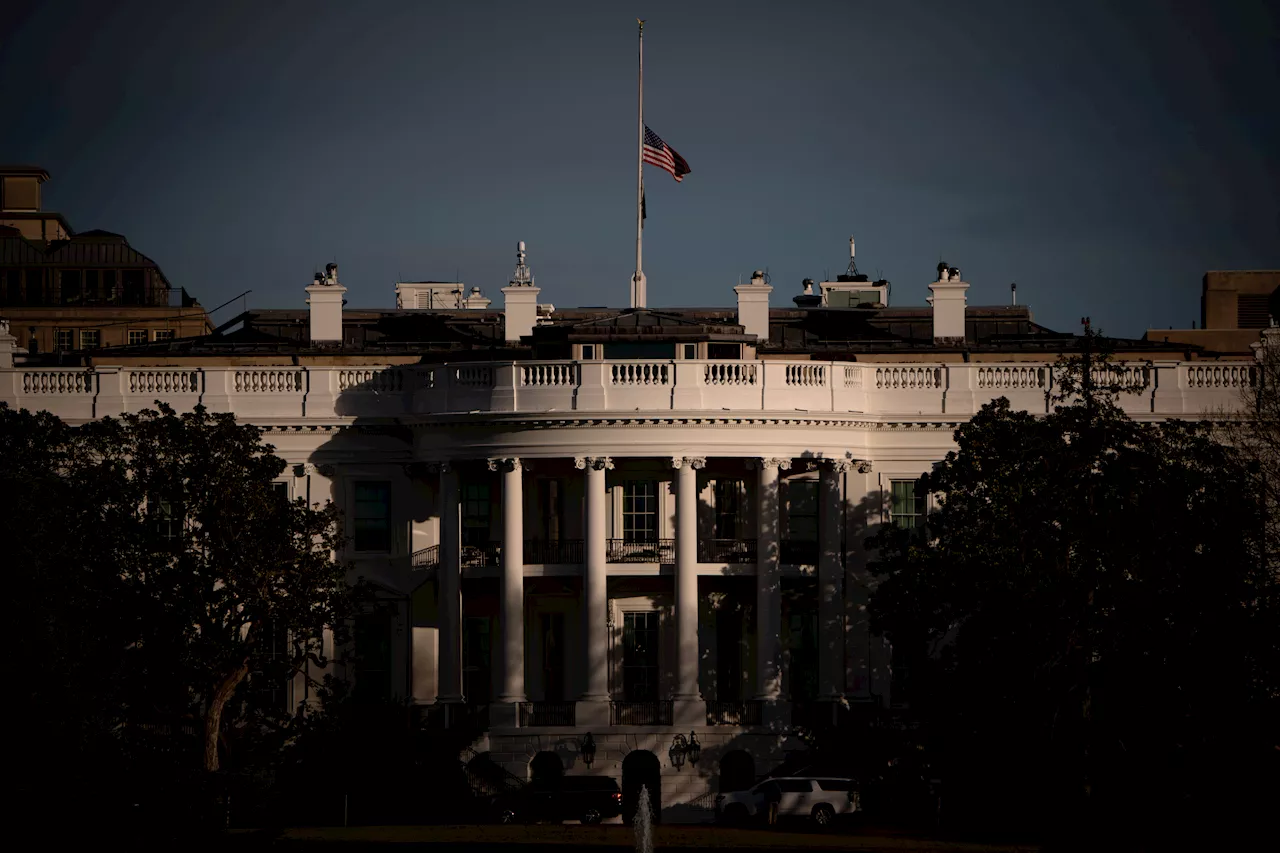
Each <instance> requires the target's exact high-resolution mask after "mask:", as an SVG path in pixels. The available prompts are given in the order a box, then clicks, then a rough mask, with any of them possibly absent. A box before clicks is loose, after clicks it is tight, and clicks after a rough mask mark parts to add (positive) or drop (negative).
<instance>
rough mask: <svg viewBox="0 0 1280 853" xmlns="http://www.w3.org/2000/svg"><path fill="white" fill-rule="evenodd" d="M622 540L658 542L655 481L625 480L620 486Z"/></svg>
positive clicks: (656, 486)
mask: <svg viewBox="0 0 1280 853" xmlns="http://www.w3.org/2000/svg"><path fill="white" fill-rule="evenodd" d="M622 538H623V539H624V540H625V541H627V542H656V541H657V540H658V483H657V481H656V480H627V481H626V482H625V483H623V484H622Z"/></svg>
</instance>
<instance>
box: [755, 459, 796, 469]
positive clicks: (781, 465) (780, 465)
mask: <svg viewBox="0 0 1280 853" xmlns="http://www.w3.org/2000/svg"><path fill="white" fill-rule="evenodd" d="M747 467H748V468H749V469H751V470H752V471H761V470H764V469H765V468H777V469H778V470H779V471H787V470H790V468H791V460H790V459H784V458H782V457H780V456H772V457H770V456H753V457H748V458H747Z"/></svg>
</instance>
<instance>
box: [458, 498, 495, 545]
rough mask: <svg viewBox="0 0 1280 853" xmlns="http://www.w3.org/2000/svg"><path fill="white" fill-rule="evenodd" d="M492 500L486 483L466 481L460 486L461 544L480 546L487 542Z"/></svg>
mask: <svg viewBox="0 0 1280 853" xmlns="http://www.w3.org/2000/svg"><path fill="white" fill-rule="evenodd" d="M492 507H493V502H492V498H491V497H490V493H489V484H488V483H467V484H465V485H463V487H462V544H463V545H464V546H467V547H470V548H482V547H484V546H486V545H488V544H489V526H490V514H491V512H492Z"/></svg>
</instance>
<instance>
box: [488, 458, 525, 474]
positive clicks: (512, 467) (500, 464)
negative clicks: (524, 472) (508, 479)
mask: <svg viewBox="0 0 1280 853" xmlns="http://www.w3.org/2000/svg"><path fill="white" fill-rule="evenodd" d="M488 463H489V470H490V471H504V472H505V471H519V470H520V468H521V467H522V465H521V463H520V459H519V457H516V456H508V457H505V458H502V459H490V460H488Z"/></svg>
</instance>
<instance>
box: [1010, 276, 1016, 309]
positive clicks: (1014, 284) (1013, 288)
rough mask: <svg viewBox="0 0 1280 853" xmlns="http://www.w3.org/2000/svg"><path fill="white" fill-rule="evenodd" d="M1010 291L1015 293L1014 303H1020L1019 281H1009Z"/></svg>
mask: <svg viewBox="0 0 1280 853" xmlns="http://www.w3.org/2000/svg"><path fill="white" fill-rule="evenodd" d="M1009 292H1010V293H1012V294H1013V304H1014V305H1017V304H1018V283H1017V282H1016V281H1014V282H1010V283H1009Z"/></svg>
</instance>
